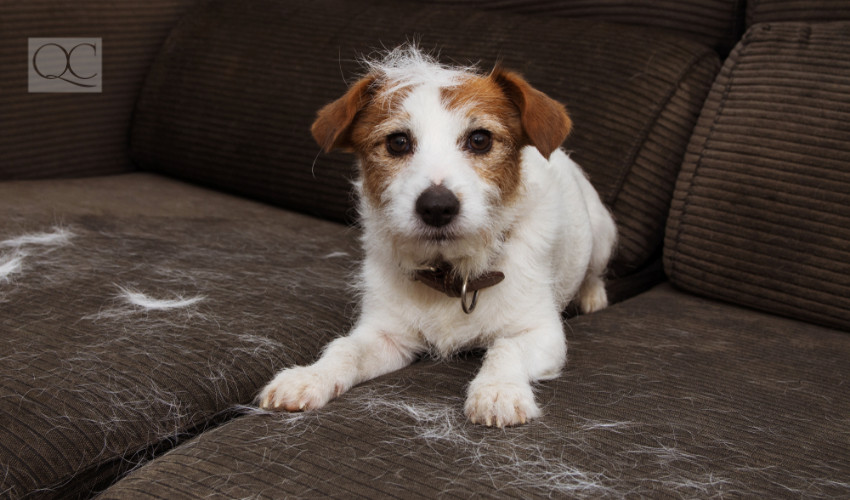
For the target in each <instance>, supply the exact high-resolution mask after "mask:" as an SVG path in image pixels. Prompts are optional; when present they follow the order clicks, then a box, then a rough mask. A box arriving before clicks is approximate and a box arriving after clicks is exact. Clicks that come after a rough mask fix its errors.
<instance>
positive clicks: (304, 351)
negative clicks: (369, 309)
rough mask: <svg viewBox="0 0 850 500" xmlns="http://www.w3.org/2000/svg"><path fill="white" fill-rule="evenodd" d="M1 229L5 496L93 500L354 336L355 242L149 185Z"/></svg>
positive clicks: (81, 190)
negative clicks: (282, 375) (293, 367)
mask: <svg viewBox="0 0 850 500" xmlns="http://www.w3.org/2000/svg"><path fill="white" fill-rule="evenodd" d="M0 213H2V214H3V218H2V221H0V311H2V313H0V331H2V335H0V381H2V382H0V387H1V388H0V471H2V472H0V496H3V495H10V496H11V497H13V498H20V497H25V496H27V495H34V494H36V493H40V494H42V495H44V496H53V497H57V498H59V497H61V498H67V497H72V496H74V495H81V496H86V494H87V492H88V491H89V490H91V489H92V488H95V487H96V486H97V484H98V483H99V482H101V481H103V480H106V481H111V480H112V479H114V477H115V476H116V474H118V473H119V472H120V471H121V470H125V469H127V468H128V467H132V466H133V465H135V464H137V463H138V461H139V460H142V459H144V458H146V457H147V456H148V455H149V454H151V453H155V452H156V451H159V450H161V449H163V448H167V447H168V446H171V445H172V444H173V443H174V442H177V441H179V440H181V439H183V438H184V437H185V436H186V435H191V434H192V433H194V432H197V431H199V430H201V429H203V428H204V427H205V426H208V425H212V424H214V423H215V422H216V421H217V420H219V419H221V418H224V416H223V415H222V414H221V412H223V411H224V410H226V409H227V408H230V407H231V406H233V405H237V404H247V403H249V402H250V401H251V400H252V398H253V397H254V395H255V393H256V392H257V391H258V389H259V388H260V387H261V386H262V385H264V384H265V383H266V382H267V381H268V380H269V379H270V378H271V376H272V375H273V373H274V372H275V371H276V370H278V369H280V368H281V367H282V366H284V365H288V364H292V363H304V362H307V361H309V360H311V359H313V358H314V357H315V355H316V353H317V352H318V351H319V349H320V347H321V346H322V345H324V344H325V343H326V342H327V341H328V339H329V338H331V337H333V336H335V335H338V334H340V333H343V332H344V331H345V330H346V329H347V327H348V324H349V321H348V319H347V313H349V312H350V311H351V309H350V307H349V305H350V304H351V301H352V298H353V295H352V294H350V293H349V289H348V287H347V280H346V277H347V274H348V271H349V270H350V267H351V265H352V262H353V261H354V259H355V258H356V252H357V250H356V247H357V245H356V241H355V238H354V235H353V234H352V233H351V232H350V231H349V230H348V229H347V228H346V227H345V226H341V225H338V224H334V223H330V222H324V221H320V220H316V219H312V218H309V217H306V216H303V215H298V214H292V213H287V212H284V211H281V210H279V209H276V208H272V207H268V206H263V205H260V204H258V203H255V202H250V201H246V200H241V199H237V198H233V197H230V196H227V195H222V194H217V193H214V192H211V191H206V190H203V189H199V188H196V187H192V186H189V185H185V184H182V183H179V182H177V181H173V180H168V179H165V178H162V177H157V176H154V175H152V174H127V175H123V176H117V177H103V178H91V179H85V180H64V181H58V180H57V181H37V182H35V181H31V182H23V181H21V182H9V183H2V184H0Z"/></svg>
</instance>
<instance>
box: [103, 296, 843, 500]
mask: <svg viewBox="0 0 850 500" xmlns="http://www.w3.org/2000/svg"><path fill="white" fill-rule="evenodd" d="M568 338H569V341H570V352H571V354H570V360H569V362H568V364H567V367H566V369H565V370H564V373H563V374H562V375H561V376H560V377H559V378H558V379H556V380H553V381H550V382H545V383H542V384H540V385H539V386H538V387H537V391H536V392H537V398H538V401H540V402H541V403H542V404H543V416H542V417H541V418H540V419H539V420H538V421H535V422H532V423H530V424H528V425H525V426H520V427H515V428H509V429H505V430H501V429H493V428H489V429H488V428H485V427H482V426H477V425H472V424H468V423H467V422H466V419H465V417H464V416H463V401H464V388H465V387H466V385H467V383H468V382H469V380H471V378H472V377H473V376H474V374H475V371H476V370H477V368H478V366H479V365H480V358H478V357H461V358H459V359H455V360H451V361H447V362H439V363H434V362H420V363H416V364H414V365H412V366H411V367H409V368H407V369H405V370H402V371H400V372H397V373H393V374H390V375H387V376H385V377H382V378H380V379H377V380H374V381H371V382H368V383H365V384H363V385H361V386H358V387H355V388H354V389H352V390H351V391H349V392H348V393H346V394H344V395H342V396H341V397H340V398H339V399H337V400H335V401H333V402H331V403H330V404H329V405H328V406H327V407H325V408H323V409H321V410H318V411H315V412H310V413H305V414H295V415H286V414H278V415H274V414H259V415H250V416H247V417H244V418H240V419H238V420H235V421H232V422H229V423H227V424H225V425H223V426H221V427H219V428H217V429H214V430H212V431H210V432H207V433H205V434H203V435H201V436H200V437H198V438H197V439H195V440H192V441H190V442H187V443H186V444H185V445H183V446H180V447H178V448H176V449H174V450H173V451H172V452H171V453H169V454H167V455H165V456H163V457H161V458H159V459H157V460H155V461H153V462H151V463H150V464H148V465H147V466H145V467H142V468H141V469H139V470H138V471H136V472H135V473H133V474H132V475H130V476H128V477H127V478H125V479H124V480H122V481H120V482H119V483H117V484H116V485H114V486H113V487H112V488H111V489H109V490H107V491H106V492H105V493H104V494H103V495H102V496H101V497H100V498H101V499H103V500H106V499H123V498H128V497H132V498H140V499H158V498H175V499H192V498H210V497H212V498H244V497H260V498H405V499H406V498H458V499H467V498H517V499H520V498H522V499H525V498H588V499H608V498H610V499H616V498H632V497H634V498H719V497H727V496H731V497H744V498H786V497H795V498H797V497H802V498H822V499H830V498H843V497H846V496H847V493H848V491H850V475H848V466H847V464H848V463H850V435H848V433H847V415H848V414H850V398H847V397H846V387H847V385H848V384H850V365H848V363H847V358H848V356H850V338H848V336H847V335H846V334H844V333H843V332H838V331H835V330H831V329H827V328H822V327H815V326H812V325H809V324H806V323H803V322H799V321H793V320H788V319H784V318H779V317H776V316H772V315H769V314H765V313H758V312H753V311H750V310H747V309H743V308H739V307H735V306H729V305H725V304H721V303H717V302H712V301H711V300H707V299H702V298H698V297H694V296H690V295H688V294H686V293H683V292H678V291H676V290H674V289H673V288H672V287H670V286H668V285H664V286H661V287H658V288H656V289H653V290H651V291H650V292H647V293H645V294H642V295H641V296H639V297H636V298H634V299H631V300H628V301H626V302H623V303H621V304H617V305H615V306H612V307H610V308H608V309H606V310H604V311H601V312H599V313H595V314H592V315H588V316H582V317H579V318H576V319H575V320H573V321H570V329H569V331H568Z"/></svg>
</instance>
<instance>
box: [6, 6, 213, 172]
mask: <svg viewBox="0 0 850 500" xmlns="http://www.w3.org/2000/svg"><path fill="white" fill-rule="evenodd" d="M197 3H199V2H198V1H197V0H151V1H146V2H115V1H112V0H27V1H25V2H15V1H13V2H0V68H2V71H0V110H2V111H0V114H2V119H0V180H2V179H34V178H42V177H80V176H86V175H104V174H110V173H121V172H128V171H130V170H132V164H131V162H130V158H129V155H128V133H129V130H130V116H131V114H132V112H133V105H134V103H135V101H136V98H137V97H138V94H139V90H140V89H141V88H142V83H143V81H144V77H145V74H146V73H147V71H148V68H149V66H150V63H151V60H153V56H154V55H155V54H156V52H157V51H158V50H159V48H160V46H161V45H162V42H163V41H164V40H165V37H166V35H168V31H169V30H170V29H171V28H172V27H173V26H174V24H175V23H176V22H177V19H178V18H179V16H180V14H182V13H183V12H184V11H186V10H187V9H188V8H190V7H191V6H192V5H195V4H197ZM29 37H34V38H35V37H37V38H51V37H61V38H77V37H93V38H100V39H101V42H102V44H101V47H100V48H101V50H102V56H103V59H102V64H103V67H102V71H103V73H102V84H103V87H102V92H100V93H29V92H28V84H27V79H28V71H27V67H28V61H29V58H28V52H27V51H28V38H29ZM49 67H50V66H48V68H49ZM72 67H73V66H72Z"/></svg>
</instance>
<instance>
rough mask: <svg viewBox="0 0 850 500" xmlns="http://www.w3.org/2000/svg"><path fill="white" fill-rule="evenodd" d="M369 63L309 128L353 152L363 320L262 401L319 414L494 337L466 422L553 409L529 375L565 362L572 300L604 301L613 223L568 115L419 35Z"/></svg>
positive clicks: (321, 140)
mask: <svg viewBox="0 0 850 500" xmlns="http://www.w3.org/2000/svg"><path fill="white" fill-rule="evenodd" d="M367 65H368V66H367V69H368V72H367V74H366V75H365V76H364V77H363V78H362V79H360V80H359V81H357V82H356V83H354V84H353V85H351V86H350V88H349V89H348V91H347V92H346V93H345V95H343V96H342V97H341V98H339V99H338V100H336V101H334V102H332V103H330V104H328V105H327V106H325V107H324V108H322V109H321V110H320V111H319V112H318V117H317V118H316V120H315V122H314V123H313V126H312V134H313V137H314V138H315V140H316V141H317V142H318V144H319V146H320V147H321V148H322V149H323V150H325V151H331V150H335V149H341V150H345V151H349V152H353V153H355V154H356V157H357V163H358V168H359V178H358V179H357V180H356V182H355V186H356V190H357V194H358V200H359V216H360V223H361V225H362V231H363V236H362V243H363V247H364V252H365V253H364V260H363V262H362V266H361V271H360V275H359V278H360V279H359V281H360V283H359V287H360V288H362V303H361V308H360V314H359V319H358V320H357V321H356V323H355V325H354V327H353V329H352V331H351V332H350V333H349V334H348V335H347V336H344V337H341V338H338V339H336V340H334V341H332V342H331V343H330V344H328V345H327V346H326V348H325V350H324V352H323V354H322V355H321V357H320V359H319V360H318V361H316V362H315V363H314V364H312V365H310V366H301V367H293V368H289V369H285V370H283V371H281V372H280V373H278V374H277V375H276V376H275V377H274V379H273V380H272V381H271V382H270V383H269V384H268V385H267V386H266V387H265V388H264V389H263V390H262V391H261V392H260V394H259V396H258V400H259V404H260V406H261V407H262V408H265V409H274V410H286V411H305V410H313V409H317V408H321V407H322V406H324V405H325V404H326V403H328V401H330V400H331V399H333V398H334V397H337V396H339V395H341V394H342V393H344V392H345V391H347V390H348V389H350V388H351V387H352V386H354V385H356V384H359V383H361V382H364V381H367V380H370V379H372V378H374V377H377V376H379V375H383V374H386V373H389V372H392V371H395V370H399V369H401V368H403V367H405V366H407V365H408V364H410V363H411V362H413V361H414V360H415V359H416V358H417V357H419V356H420V355H422V354H423V353H426V352H428V351H431V352H436V353H437V355H440V356H448V355H449V354H451V353H454V352H457V351H458V350H460V349H465V348H485V349H486V354H485V356H484V360H483V363H482V366H481V368H480V371H479V372H478V374H477V375H476V376H475V378H474V380H472V382H471V383H470V385H469V387H468V392H467V398H466V403H465V407H464V411H465V414H466V416H467V418H468V419H469V420H470V421H471V422H473V423H478V424H485V425H487V426H498V427H504V426H513V425H519V424H524V423H526V422H528V421H529V420H531V419H534V418H537V417H539V416H540V414H541V410H540V408H539V407H538V405H537V404H536V402H535V398H534V393H533V390H532V383H534V382H537V381H543V380H549V379H552V378H555V377H557V376H558V375H559V373H560V371H561V369H562V367H563V366H564V364H565V362H566V353H567V344H566V337H565V333H564V327H563V322H562V317H561V311H562V310H563V309H564V308H565V307H566V306H567V305H568V304H569V303H570V302H571V301H573V300H574V299H575V300H576V301H577V303H578V305H579V308H580V311H581V312H583V313H590V312H593V311H597V310H599V309H602V308H604V307H606V306H607V304H608V299H607V295H606V291H605V283H604V281H603V276H604V273H605V270H606V267H607V264H608V261H609V259H610V257H611V254H612V251H613V249H614V247H615V241H616V235H617V231H616V226H615V223H614V220H613V219H612V217H611V215H610V213H609V212H608V210H607V209H606V208H605V206H604V205H603V203H602V201H601V200H600V198H599V195H598V194H597V192H596V190H595V189H594V188H593V186H592V185H591V184H590V182H589V181H588V179H587V177H586V176H585V174H584V172H583V171H582V170H581V168H580V167H579V166H578V165H577V164H576V163H575V162H574V161H573V160H571V159H570V157H569V156H568V155H567V154H566V153H565V152H564V151H563V150H562V149H560V146H561V143H562V142H563V141H564V139H565V138H566V137H567V135H568V134H569V132H570V128H571V126H572V122H571V120H570V118H569V116H568V115H567V112H566V109H565V108H564V106H563V105H562V104H560V103H559V102H557V101H555V100H554V99H552V98H550V97H548V96H547V95H545V94H544V93H542V92H540V91H538V90H536V89H534V88H533V87H532V86H531V85H530V84H529V83H528V82H527V81H526V80H525V79H523V78H522V77H521V76H520V75H519V74H517V73H515V72H512V71H509V70H506V69H504V68H502V67H501V66H499V65H497V66H496V67H495V69H493V70H492V71H491V72H490V73H489V74H483V73H481V72H480V71H478V70H477V69H476V68H475V67H454V66H447V65H443V64H441V63H439V62H438V61H437V60H436V58H434V57H433V56H431V55H430V54H426V53H424V52H423V51H421V50H420V49H419V48H418V47H416V46H415V45H406V46H402V47H399V48H396V49H394V50H392V51H390V52H389V53H388V54H386V55H385V57H383V58H382V59H380V60H374V61H371V62H367Z"/></svg>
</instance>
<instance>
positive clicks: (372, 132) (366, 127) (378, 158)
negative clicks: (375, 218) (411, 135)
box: [350, 89, 415, 206]
mask: <svg viewBox="0 0 850 500" xmlns="http://www.w3.org/2000/svg"><path fill="white" fill-rule="evenodd" d="M408 93H409V90H407V89H402V90H399V91H396V92H393V93H391V94H387V93H382V92H380V90H378V91H377V92H376V93H374V94H373V97H372V99H371V100H370V102H368V103H367V104H366V106H364V107H363V108H362V109H361V110H360V112H359V113H358V115H357V117H356V119H355V120H354V123H353V125H352V128H351V134H350V135H351V143H352V146H353V149H354V150H355V152H357V155H358V158H359V159H360V170H361V172H360V175H361V176H362V179H363V191H364V194H365V195H366V196H368V197H369V200H370V201H371V202H372V204H373V205H375V206H381V205H384V204H385V203H386V200H384V199H383V193H384V191H385V190H386V188H387V186H389V184H390V181H391V180H392V179H393V177H394V176H395V174H396V173H398V172H399V171H400V170H401V168H402V167H403V164H404V161H405V158H403V157H401V158H400V157H395V156H392V155H391V154H389V153H388V152H387V149H386V140H387V136H388V135H390V134H393V133H397V132H405V130H404V124H405V123H407V121H408V120H409V117H408V116H407V114H406V113H405V112H403V111H400V110H399V108H400V104H401V102H402V101H403V100H404V98H405V97H406V96H407V95H408ZM414 146H415V145H414Z"/></svg>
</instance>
